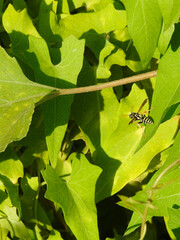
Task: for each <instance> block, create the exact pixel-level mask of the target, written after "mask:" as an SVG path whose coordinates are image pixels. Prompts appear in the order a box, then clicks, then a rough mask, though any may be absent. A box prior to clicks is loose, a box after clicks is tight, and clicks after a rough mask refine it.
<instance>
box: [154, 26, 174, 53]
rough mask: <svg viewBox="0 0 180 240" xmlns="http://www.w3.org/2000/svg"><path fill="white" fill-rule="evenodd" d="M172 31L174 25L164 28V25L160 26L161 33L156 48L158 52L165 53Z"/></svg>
mask: <svg viewBox="0 0 180 240" xmlns="http://www.w3.org/2000/svg"><path fill="white" fill-rule="evenodd" d="M173 32H174V25H172V26H170V27H169V28H168V29H166V30H164V27H163V28H162V31H161V35H160V37H159V43H158V49H159V51H160V53H162V54H165V52H166V49H167V48H168V45H169V42H170V40H171V37H172V34H173Z"/></svg>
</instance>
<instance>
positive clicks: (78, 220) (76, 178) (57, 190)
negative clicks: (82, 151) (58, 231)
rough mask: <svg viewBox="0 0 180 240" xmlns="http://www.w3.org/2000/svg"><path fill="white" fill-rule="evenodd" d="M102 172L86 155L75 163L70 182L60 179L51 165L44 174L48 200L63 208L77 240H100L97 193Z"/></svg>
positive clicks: (75, 160)
mask: <svg viewBox="0 0 180 240" xmlns="http://www.w3.org/2000/svg"><path fill="white" fill-rule="evenodd" d="M100 172H101V171H100V169H99V168H98V167H97V166H93V165H92V164H90V163H89V162H88V161H87V160H86V158H85V157H84V156H83V155H80V159H77V158H75V159H74V160H73V170H72V174H71V176H70V178H69V180H67V181H64V180H62V179H61V178H59V176H58V175H57V174H56V172H55V171H54V170H53V168H52V167H50V166H48V167H47V169H46V170H44V171H42V175H43V177H44V179H45V181H46V182H47V192H46V195H45V196H46V198H48V199H49V200H51V201H53V202H55V203H59V204H60V205H61V207H62V210H63V213H64V217H65V219H66V222H67V224H68V225H69V227H70V228H71V230H72V231H73V233H74V234H75V236H76V238H77V239H84V240H85V239H92V240H94V239H99V237H98V229H97V215H96V207H95V201H94V194H95V184H96V180H97V178H98V176H99V174H100ZM62 193H63V194H62Z"/></svg>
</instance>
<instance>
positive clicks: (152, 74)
mask: <svg viewBox="0 0 180 240" xmlns="http://www.w3.org/2000/svg"><path fill="white" fill-rule="evenodd" d="M156 75H157V70H155V71H151V72H147V73H142V74H139V75H135V76H131V77H127V78H122V79H119V80H115V81H112V82H108V83H102V84H98V85H92V86H87V87H79V88H68V89H59V88H54V90H57V91H58V92H57V93H56V96H59V95H68V94H78V93H87V92H94V91H99V90H102V89H104V88H110V87H117V86H121V85H125V84H128V83H133V82H138V81H142V80H145V79H148V78H152V77H155V76H156Z"/></svg>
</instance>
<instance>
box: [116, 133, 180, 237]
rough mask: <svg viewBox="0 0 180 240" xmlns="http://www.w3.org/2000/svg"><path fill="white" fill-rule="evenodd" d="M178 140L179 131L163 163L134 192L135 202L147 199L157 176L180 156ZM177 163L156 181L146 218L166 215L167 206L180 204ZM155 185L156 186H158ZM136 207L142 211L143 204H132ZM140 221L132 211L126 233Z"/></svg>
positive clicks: (139, 217)
mask: <svg viewBox="0 0 180 240" xmlns="http://www.w3.org/2000/svg"><path fill="white" fill-rule="evenodd" d="M179 142H180V133H178V135H177V136H176V139H175V142H174V145H173V147H171V150H170V151H169V155H168V158H167V160H166V162H165V163H164V165H163V166H162V167H161V168H160V169H159V170H158V171H157V172H156V173H155V174H154V175H153V177H152V178H151V180H150V181H149V183H148V184H147V186H146V187H145V188H144V190H143V191H140V192H138V193H137V194H136V196H135V197H133V198H132V199H134V200H135V201H136V202H138V201H140V202H142V201H144V202H146V201H147V199H148V190H149V189H151V188H152V186H153V183H154V182H155V180H156V179H157V178H158V176H159V175H160V174H161V173H162V172H163V171H164V169H166V168H167V167H168V166H169V165H170V164H171V163H173V162H175V161H176V160H178V159H179V158H180V148H179ZM179 174H180V170H179V164H176V165H175V166H174V167H172V168H170V169H169V170H168V171H167V173H166V174H164V176H163V177H162V178H161V179H160V181H159V182H158V186H159V188H158V189H157V190H154V194H153V199H152V200H153V202H152V204H153V206H155V208H154V209H150V208H149V210H148V218H150V217H152V216H168V211H169V210H168V208H173V207H174V206H176V205H180V201H179V195H180V194H179V192H180V187H179V186H180V179H179ZM158 186H157V187H158ZM120 205H121V206H125V207H126V205H124V204H123V202H122V203H120ZM134 206H135V207H136V209H138V210H139V211H140V212H141V213H143V212H144V207H145V205H142V204H134ZM141 222H142V218H141V216H140V215H139V213H137V212H134V213H133V216H132V218H131V221H130V223H129V226H128V229H127V232H126V234H129V233H130V232H132V231H133V230H134V229H135V228H137V227H138V226H139V225H140V224H141Z"/></svg>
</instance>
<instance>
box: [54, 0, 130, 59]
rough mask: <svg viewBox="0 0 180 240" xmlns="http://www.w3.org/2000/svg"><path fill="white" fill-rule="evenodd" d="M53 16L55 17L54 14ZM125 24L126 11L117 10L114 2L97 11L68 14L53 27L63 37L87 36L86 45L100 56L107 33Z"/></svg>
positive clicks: (121, 27)
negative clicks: (71, 35)
mask: <svg viewBox="0 0 180 240" xmlns="http://www.w3.org/2000/svg"><path fill="white" fill-rule="evenodd" d="M51 17H52V19H53V14H52V16H51ZM55 19H56V18H55V16H54V21H57V20H55ZM52 22H53V20H52ZM125 26H126V13H125V11H124V10H116V9H115V7H114V5H113V4H108V5H107V7H106V8H104V9H102V10H100V11H97V12H89V13H78V14H75V15H68V16H67V17H64V18H62V19H61V20H60V21H59V22H58V23H57V22H56V23H54V25H52V27H51V28H52V31H53V33H54V34H58V35H60V36H61V37H62V38H63V39H64V38H65V37H67V36H69V35H70V34H73V35H75V36H76V37H77V38H80V37H83V38H85V39H86V45H87V46H88V47H89V48H90V49H91V50H92V51H93V52H94V54H95V55H96V56H97V57H98V56H99V53H100V51H101V49H102V48H103V46H104V44H105V37H106V34H108V33H109V32H111V31H114V30H117V29H123V28H124V27H125Z"/></svg>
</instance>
